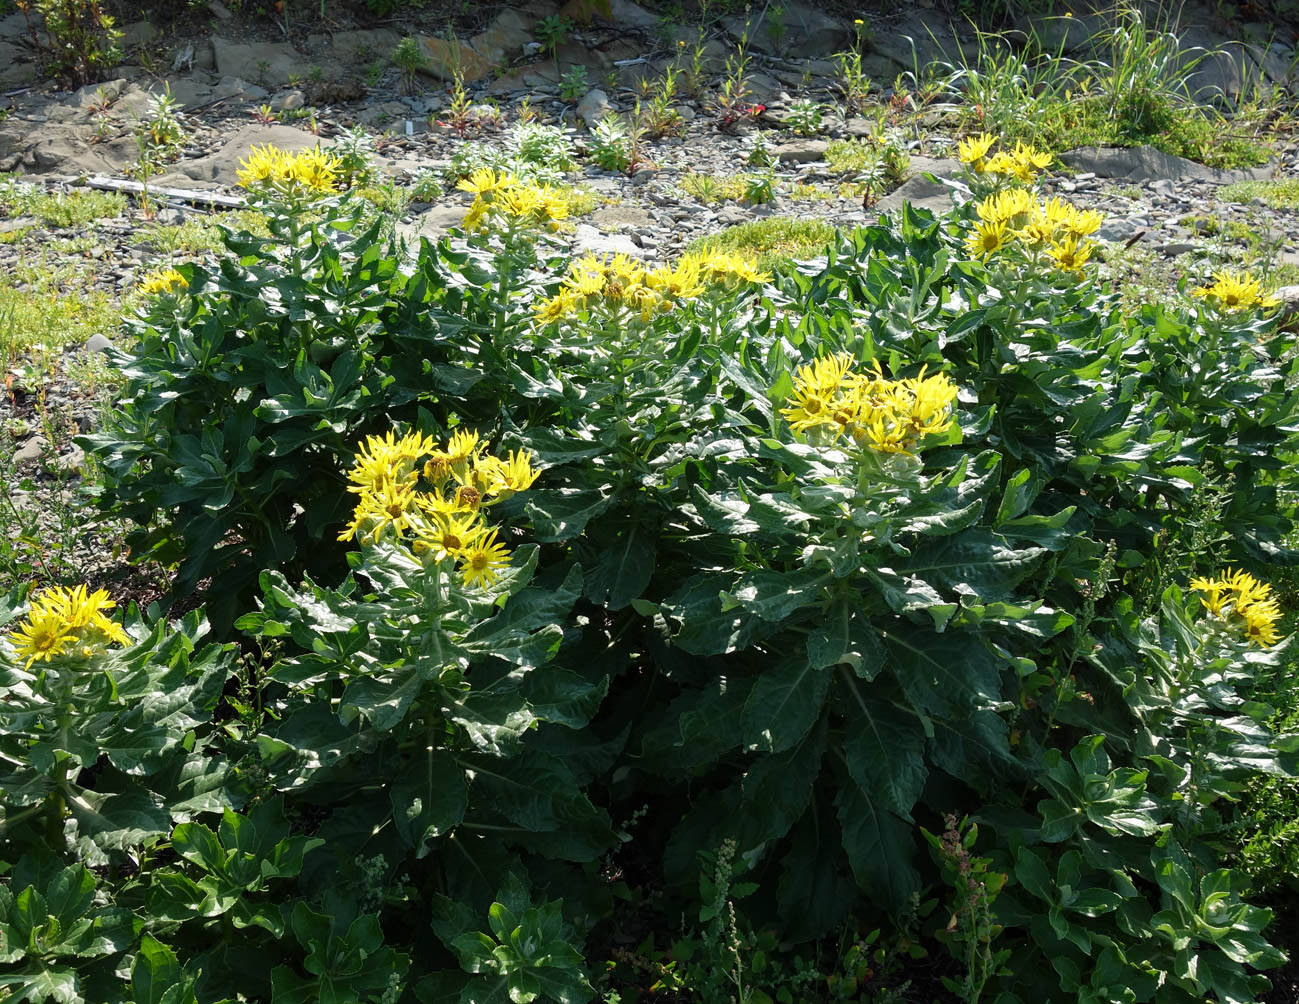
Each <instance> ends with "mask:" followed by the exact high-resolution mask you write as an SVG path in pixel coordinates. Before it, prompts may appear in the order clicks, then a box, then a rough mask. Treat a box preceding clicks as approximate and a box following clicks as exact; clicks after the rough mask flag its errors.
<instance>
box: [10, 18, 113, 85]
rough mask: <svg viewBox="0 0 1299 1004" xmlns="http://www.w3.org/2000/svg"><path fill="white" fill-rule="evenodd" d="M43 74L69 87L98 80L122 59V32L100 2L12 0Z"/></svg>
mask: <svg viewBox="0 0 1299 1004" xmlns="http://www.w3.org/2000/svg"><path fill="white" fill-rule="evenodd" d="M16 5H17V7H18V9H19V10H20V11H22V13H23V16H24V17H25V18H26V19H27V29H28V36H29V38H30V39H31V42H32V47H33V48H34V49H35V51H36V58H37V62H38V64H39V65H40V68H41V71H42V72H43V73H46V74H49V75H50V76H52V77H54V78H55V79H57V80H59V81H60V82H62V83H64V84H66V85H68V86H70V87H81V86H83V85H85V84H90V83H94V82H95V81H96V80H102V79H103V76H104V73H105V72H107V71H108V70H109V69H111V68H112V67H114V66H116V65H117V64H118V63H119V62H120V61H121V59H122V49H121V45H120V43H121V40H122V32H121V31H120V30H119V29H118V28H117V27H115V23H114V19H113V16H112V15H111V14H109V13H108V12H107V11H105V10H104V6H103V4H101V3H100V0H16Z"/></svg>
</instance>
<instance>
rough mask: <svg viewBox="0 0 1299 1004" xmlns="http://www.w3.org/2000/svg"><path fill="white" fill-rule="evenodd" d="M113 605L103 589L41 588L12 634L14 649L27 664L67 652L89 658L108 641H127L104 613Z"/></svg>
mask: <svg viewBox="0 0 1299 1004" xmlns="http://www.w3.org/2000/svg"><path fill="white" fill-rule="evenodd" d="M115 605H116V604H114V603H113V601H112V600H110V599H109V598H108V593H107V591H105V590H103V589H96V590H95V591H94V592H91V591H90V590H89V588H88V587H87V586H84V585H83V586H75V587H72V588H67V587H64V586H51V587H50V588H48V589H44V590H42V591H41V594H40V595H39V596H38V597H37V598H36V599H35V600H34V601H33V602H32V605H31V609H30V610H29V611H28V614H27V617H26V618H25V620H24V621H23V622H22V623H21V624H19V626H18V627H17V629H15V631H14V632H13V634H12V635H11V640H12V642H13V644H14V651H15V653H16V654H17V655H18V657H19V658H26V660H27V662H26V665H27V666H28V667H30V666H31V665H32V663H34V662H37V661H40V660H44V661H46V662H50V661H52V660H53V659H54V658H55V657H57V656H60V655H66V654H68V653H70V652H72V653H75V654H76V655H78V656H80V657H81V658H84V659H89V658H91V657H92V656H94V655H95V654H97V653H98V652H101V651H103V650H104V649H106V648H107V647H108V646H109V645H113V644H117V645H127V644H130V640H131V639H130V638H129V637H128V636H127V634H126V632H125V631H124V630H123V629H122V626H121V625H120V624H118V623H117V622H116V621H113V620H111V619H109V618H108V617H107V616H106V613H107V611H109V610H112V609H113V607H114V606H115Z"/></svg>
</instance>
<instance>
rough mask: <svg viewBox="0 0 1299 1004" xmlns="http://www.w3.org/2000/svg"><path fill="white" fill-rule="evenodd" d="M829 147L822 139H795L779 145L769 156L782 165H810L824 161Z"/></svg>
mask: <svg viewBox="0 0 1299 1004" xmlns="http://www.w3.org/2000/svg"><path fill="white" fill-rule="evenodd" d="M829 145H830V144H829V142H828V141H827V140H823V139H796V140H791V141H790V142H788V143H781V144H780V146H778V147H776V149H774V150H772V151H771V154H772V156H773V157H775V158H776V160H778V161H779V162H780V163H782V164H810V163H811V162H812V161H814V160H824V159H825V151H826V149H827V148H828V147H829Z"/></svg>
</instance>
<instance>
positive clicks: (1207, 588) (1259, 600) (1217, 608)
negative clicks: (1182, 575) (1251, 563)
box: [1190, 569, 1281, 647]
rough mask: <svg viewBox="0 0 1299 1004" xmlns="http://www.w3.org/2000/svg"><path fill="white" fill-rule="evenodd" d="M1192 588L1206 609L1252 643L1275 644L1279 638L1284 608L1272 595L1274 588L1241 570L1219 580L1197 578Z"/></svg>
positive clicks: (1193, 580) (1227, 574)
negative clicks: (1278, 626)
mask: <svg viewBox="0 0 1299 1004" xmlns="http://www.w3.org/2000/svg"><path fill="white" fill-rule="evenodd" d="M1190 588H1191V589H1192V591H1194V592H1198V593H1200V594H1201V596H1200V602H1201V603H1202V604H1203V605H1204V608H1205V610H1207V611H1208V612H1209V614H1210V615H1211V616H1213V617H1216V618H1218V619H1220V620H1222V621H1224V622H1226V623H1228V624H1232V625H1234V626H1236V627H1237V628H1238V629H1239V630H1240V632H1241V634H1242V635H1244V637H1245V638H1246V639H1247V640H1248V641H1250V642H1251V643H1253V644H1256V645H1261V646H1264V647H1266V646H1270V645H1275V644H1276V642H1277V640H1278V639H1279V638H1280V632H1279V631H1278V630H1277V627H1276V625H1277V622H1278V621H1279V620H1280V619H1281V606H1280V604H1279V603H1278V602H1277V600H1276V597H1275V596H1273V595H1272V587H1271V586H1270V585H1268V584H1267V583H1264V582H1260V581H1259V580H1258V579H1256V578H1254V576H1252V575H1250V574H1249V573H1248V572H1245V571H1241V570H1239V569H1237V570H1235V571H1226V572H1221V573H1219V575H1218V577H1217V578H1216V579H1208V578H1203V577H1197V578H1194V579H1192V580H1191V582H1190Z"/></svg>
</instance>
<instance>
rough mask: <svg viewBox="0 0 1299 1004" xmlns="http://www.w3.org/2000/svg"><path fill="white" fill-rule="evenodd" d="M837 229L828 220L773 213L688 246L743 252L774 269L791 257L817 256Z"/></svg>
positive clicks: (799, 258) (758, 266)
mask: <svg viewBox="0 0 1299 1004" xmlns="http://www.w3.org/2000/svg"><path fill="white" fill-rule="evenodd" d="M835 232H836V231H835V228H834V226H833V225H832V224H830V223H827V222H826V221H825V220H815V219H805V218H802V217H793V216H771V217H768V218H767V219H764V220H753V221H752V222H749V223H740V224H737V225H736V226H733V227H727V228H726V229H725V230H722V231H720V232H718V233H715V234H709V235H708V236H707V237H700V238H699V239H697V240H695V241H693V242H692V243H691V244H690V246H689V247H688V248H687V250H688V251H730V252H736V253H742V254H744V255H746V256H748V257H751V258H752V259H753V261H754V264H755V266H756V267H757V268H759V269H764V270H770V269H773V268H776V267H777V266H779V265H780V264H781V263H783V262H786V261H789V260H796V261H797V260H803V259H806V258H814V257H816V256H817V255H818V254H821V253H822V252H823V251H824V250H825V247H826V245H827V244H829V243H830V242H831V241H833V240H834V236H835Z"/></svg>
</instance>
